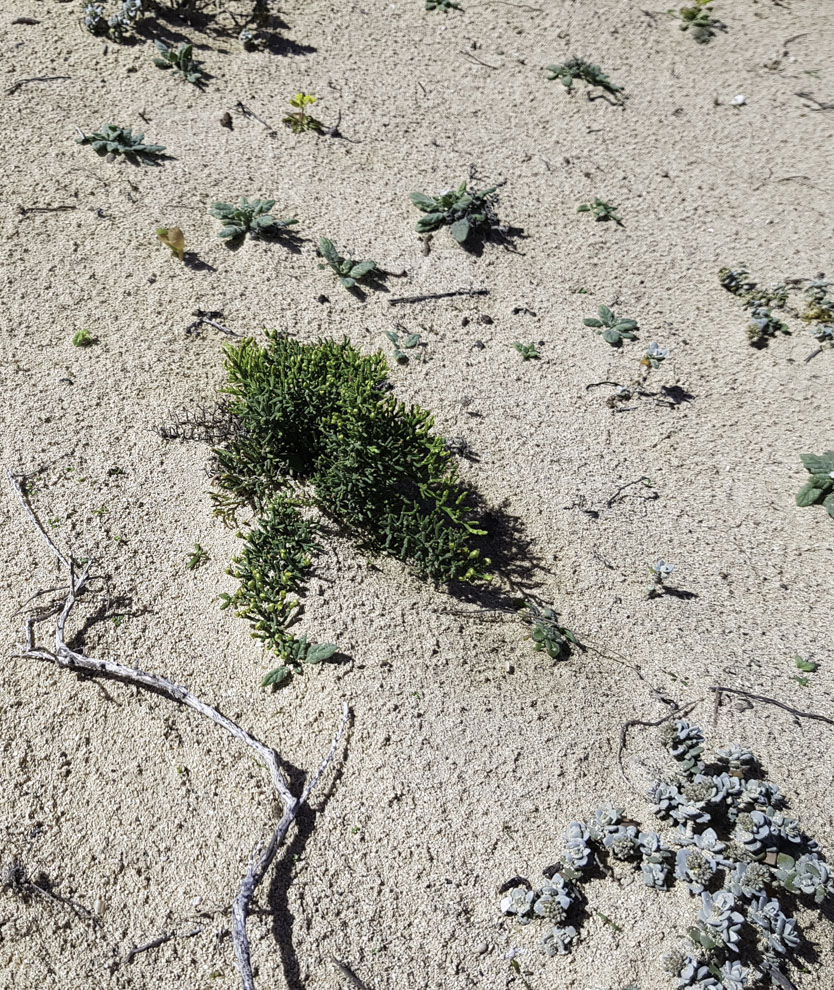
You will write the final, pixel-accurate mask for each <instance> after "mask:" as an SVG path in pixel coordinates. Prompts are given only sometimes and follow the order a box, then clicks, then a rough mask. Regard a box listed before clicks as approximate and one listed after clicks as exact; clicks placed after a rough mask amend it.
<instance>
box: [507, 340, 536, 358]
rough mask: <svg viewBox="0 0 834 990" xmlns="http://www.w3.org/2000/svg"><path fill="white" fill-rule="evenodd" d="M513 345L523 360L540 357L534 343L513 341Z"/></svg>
mask: <svg viewBox="0 0 834 990" xmlns="http://www.w3.org/2000/svg"><path fill="white" fill-rule="evenodd" d="M513 347H514V348H515V349H516V350H517V351H518V353H519V354H520V355H521V359H522V360H523V361H538V360H539V358H540V357H541V354H539V352H538V350H536V345H535V344H532V343H531V344H522V343H521V342H520V341H515V343H514V344H513Z"/></svg>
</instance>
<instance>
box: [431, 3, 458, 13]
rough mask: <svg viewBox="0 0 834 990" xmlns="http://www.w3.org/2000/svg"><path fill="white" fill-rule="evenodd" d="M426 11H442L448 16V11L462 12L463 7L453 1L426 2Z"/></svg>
mask: <svg viewBox="0 0 834 990" xmlns="http://www.w3.org/2000/svg"><path fill="white" fill-rule="evenodd" d="M426 10H442V11H443V13H444V14H448V13H449V11H450V10H463V7H461V5H460V4H459V3H455V0H426Z"/></svg>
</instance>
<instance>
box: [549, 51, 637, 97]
mask: <svg viewBox="0 0 834 990" xmlns="http://www.w3.org/2000/svg"><path fill="white" fill-rule="evenodd" d="M547 71H548V72H549V73H550V75H549V76H548V80H549V81H550V82H553V81H554V80H556V79H558V80H559V82H560V83H561V84H562V85H563V86H564V87H565V89H566V90H567V91H568V92H569V93H572V92H573V83H574V80H575V79H581V80H582V82H585V83H587V84H588V85H589V86H598V87H599V88H600V89H604V90H605V92H606V93H610V94H611V95H612V96H618V94H619V93H622V92H623V87H622V86H618V85H617V84H616V83H614V82H612V81H611V80H610V79H609V78H608V76H607V75H606V74H605V73H604V72H603V71H602V69H601V68H600V67H599V66H598V65H594V64H593V62H587V61H586V60H585V59H584V58H576V57H575V56H574V57H573V58H569V59H568V60H567V62H565V63H564V64H563V65H548V66H547Z"/></svg>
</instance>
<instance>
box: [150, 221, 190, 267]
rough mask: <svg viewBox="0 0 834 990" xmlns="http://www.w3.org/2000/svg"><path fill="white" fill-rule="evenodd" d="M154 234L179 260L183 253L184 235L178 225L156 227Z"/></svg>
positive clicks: (181, 258)
mask: <svg viewBox="0 0 834 990" xmlns="http://www.w3.org/2000/svg"><path fill="white" fill-rule="evenodd" d="M156 236H157V237H158V238H159V240H160V242H161V243H162V244H164V245H165V247H168V248H170V249H171V253H172V254H174V255H175V256H176V257H177V258H179V259H180V261H182V260H183V257H184V255H185V235H184V234H183V232H182V231H181V230H180V228H179V227H157V228H156Z"/></svg>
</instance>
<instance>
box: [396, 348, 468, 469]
mask: <svg viewBox="0 0 834 990" xmlns="http://www.w3.org/2000/svg"><path fill="white" fill-rule="evenodd" d="M385 336H386V337H387V338H388V339H389V340H390V341H391V343H392V344H393V345H394V360H395V361H396V362H397V364H408V362H409V360H410V358H411V357H414V356H415V355H416V356H420V357H422V355H423V351H422V348H425V346H426V342H425V341H424V340H423V338H422V337H421V336H420V334H419V333H407V334H405V335H404V336H403V337H402V338H401V337H400V335H399V334H398V333H397V332H396V331H395V330H386V331H385ZM406 351H411V352H412V354H406ZM423 360H425V358H423ZM446 446H447V447H448V446H449V441H448V440H446ZM454 452H455V451H453V453H454Z"/></svg>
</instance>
